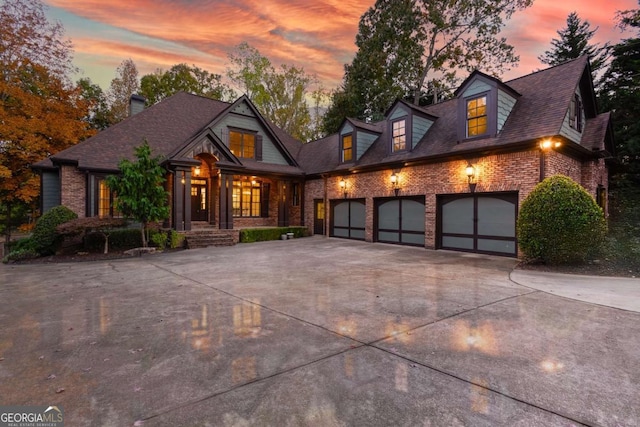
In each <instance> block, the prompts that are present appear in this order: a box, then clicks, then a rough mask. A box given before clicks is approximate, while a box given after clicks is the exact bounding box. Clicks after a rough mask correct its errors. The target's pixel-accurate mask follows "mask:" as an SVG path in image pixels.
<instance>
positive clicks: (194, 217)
mask: <svg viewBox="0 0 640 427" xmlns="http://www.w3.org/2000/svg"><path fill="white" fill-rule="evenodd" d="M208 220H209V202H208V197H207V180H206V179H193V180H191V221H208Z"/></svg>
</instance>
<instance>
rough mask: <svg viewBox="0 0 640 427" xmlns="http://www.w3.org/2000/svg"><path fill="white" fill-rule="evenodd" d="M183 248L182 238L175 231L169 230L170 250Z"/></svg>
mask: <svg viewBox="0 0 640 427" xmlns="http://www.w3.org/2000/svg"><path fill="white" fill-rule="evenodd" d="M183 246H184V236H183V235H182V234H180V233H178V232H177V231H176V230H169V247H170V248H171V249H176V248H181V247H183Z"/></svg>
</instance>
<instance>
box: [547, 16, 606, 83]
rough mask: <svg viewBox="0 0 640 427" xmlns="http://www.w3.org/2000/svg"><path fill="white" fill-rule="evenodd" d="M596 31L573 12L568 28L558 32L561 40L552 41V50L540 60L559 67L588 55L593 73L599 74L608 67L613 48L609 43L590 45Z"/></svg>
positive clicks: (568, 20) (569, 17) (568, 18)
mask: <svg viewBox="0 0 640 427" xmlns="http://www.w3.org/2000/svg"><path fill="white" fill-rule="evenodd" d="M596 31H598V28H597V27H596V28H594V29H591V24H589V21H582V20H581V19H580V17H579V16H578V14H577V13H576V12H571V13H570V14H569V16H568V17H567V26H566V28H563V29H562V30H558V31H557V33H558V35H559V36H560V38H559V39H553V40H551V49H550V50H547V51H545V53H544V55H540V56H539V57H538V59H539V60H540V62H542V63H543V64H547V65H558V64H562V63H563V62H566V61H569V60H571V59H576V58H579V57H581V56H583V55H588V56H589V60H590V62H591V71H593V74H597V73H598V71H600V70H602V69H603V68H604V67H605V66H606V65H607V60H608V59H609V56H610V51H611V47H610V45H609V43H605V44H604V45H602V46H601V45H600V44H599V43H596V44H591V43H589V41H590V40H591V39H592V38H593V36H594V34H595V33H596Z"/></svg>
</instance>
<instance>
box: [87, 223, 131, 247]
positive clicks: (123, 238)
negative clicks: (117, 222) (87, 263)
mask: <svg viewBox="0 0 640 427" xmlns="http://www.w3.org/2000/svg"><path fill="white" fill-rule="evenodd" d="M140 246H142V236H141V235H140V229H138V228H124V229H121V230H112V231H110V232H109V248H110V250H115V251H123V250H127V249H133V248H139V247H140ZM84 247H85V249H86V250H87V251H89V252H101V251H102V250H103V248H104V236H103V235H102V233H89V234H87V235H86V236H85V239H84Z"/></svg>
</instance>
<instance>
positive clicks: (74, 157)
mask: <svg viewBox="0 0 640 427" xmlns="http://www.w3.org/2000/svg"><path fill="white" fill-rule="evenodd" d="M229 105H230V104H228V103H226V102H221V101H215V100H212V99H209V98H204V97H200V96H196V95H190V94H188V93H185V92H180V93H177V94H175V95H173V96H171V97H169V98H166V99H165V100H163V101H162V102H159V103H157V104H155V105H153V106H151V107H149V108H148V109H146V110H144V111H143V112H141V113H138V114H136V115H134V116H131V117H128V118H126V119H125V120H123V121H122V122H120V123H118V124H115V125H113V126H111V127H109V128H107V129H105V130H103V131H102V132H100V133H98V134H97V135H95V136H93V137H91V138H89V139H87V140H86V141H83V142H81V143H79V144H77V145H74V146H73V147H71V148H68V149H66V150H64V151H61V152H60V153H57V154H55V155H53V156H52V159H53V160H54V161H77V162H78V167H80V168H93V169H117V166H118V163H119V162H120V160H121V159H122V158H128V159H130V160H132V159H133V158H134V150H133V149H134V147H137V146H139V145H140V144H141V143H142V141H143V140H144V139H145V138H146V139H147V141H148V142H149V145H150V146H151V148H152V152H153V154H154V155H160V156H167V155H168V154H169V153H170V152H171V151H173V149H174V148H175V147H176V146H177V145H178V144H181V143H183V142H185V141H187V140H188V139H189V138H190V137H192V136H193V135H194V134H196V133H197V132H198V131H199V130H201V129H202V128H203V127H204V126H206V125H207V124H208V123H209V122H211V121H212V120H213V119H214V118H215V117H216V116H217V115H219V114H220V113H221V112H222V111H224V110H225V109H226V108H227V107H229Z"/></svg>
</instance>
